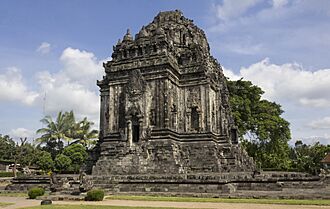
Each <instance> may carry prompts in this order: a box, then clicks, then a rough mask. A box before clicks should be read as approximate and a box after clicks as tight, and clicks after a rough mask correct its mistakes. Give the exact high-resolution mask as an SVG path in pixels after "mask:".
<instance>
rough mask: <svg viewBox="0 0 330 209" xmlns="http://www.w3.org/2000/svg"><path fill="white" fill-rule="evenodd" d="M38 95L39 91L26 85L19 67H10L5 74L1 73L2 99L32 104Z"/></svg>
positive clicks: (0, 90)
mask: <svg viewBox="0 0 330 209" xmlns="http://www.w3.org/2000/svg"><path fill="white" fill-rule="evenodd" d="M37 97H38V93H37V92H34V91H31V90H29V89H28V87H27V86H26V85H25V83H24V81H23V77H22V74H21V72H20V70H19V69H17V68H15V67H10V68H8V69H7V70H6V72H5V73H4V74H0V101H2V102H5V101H19V102H22V103H23V104H26V105H32V104H33V102H34V101H35V99H36V98H37Z"/></svg>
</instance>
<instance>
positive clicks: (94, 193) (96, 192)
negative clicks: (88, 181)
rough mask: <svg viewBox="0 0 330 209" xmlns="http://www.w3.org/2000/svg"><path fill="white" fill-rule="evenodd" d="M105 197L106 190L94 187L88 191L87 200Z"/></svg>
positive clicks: (97, 199) (100, 199) (98, 199)
mask: <svg viewBox="0 0 330 209" xmlns="http://www.w3.org/2000/svg"><path fill="white" fill-rule="evenodd" d="M103 198H104V191H103V190H101V189H92V190H90V191H89V192H87V196H86V197H85V200H86V201H102V200H103Z"/></svg>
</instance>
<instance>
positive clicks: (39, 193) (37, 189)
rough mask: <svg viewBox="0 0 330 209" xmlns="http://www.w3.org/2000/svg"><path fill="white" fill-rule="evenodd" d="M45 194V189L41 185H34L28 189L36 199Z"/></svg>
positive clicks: (29, 193)
mask: <svg viewBox="0 0 330 209" xmlns="http://www.w3.org/2000/svg"><path fill="white" fill-rule="evenodd" d="M44 194H45V189H43V188H40V187H33V188H31V189H29V191H28V195H29V198H30V199H36V198H37V197H38V196H42V195H44Z"/></svg>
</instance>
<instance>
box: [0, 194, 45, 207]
mask: <svg viewBox="0 0 330 209" xmlns="http://www.w3.org/2000/svg"><path fill="white" fill-rule="evenodd" d="M0 202H6V203H14V205H8V206H6V207H0V208H1V209H2V208H4V209H16V208H24V207H32V206H38V205H40V200H29V199H26V198H25V197H5V196H0Z"/></svg>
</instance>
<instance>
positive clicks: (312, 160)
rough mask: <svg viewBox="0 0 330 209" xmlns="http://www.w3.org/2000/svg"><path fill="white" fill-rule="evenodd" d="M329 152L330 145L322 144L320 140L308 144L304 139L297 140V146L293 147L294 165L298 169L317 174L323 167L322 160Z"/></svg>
mask: <svg viewBox="0 0 330 209" xmlns="http://www.w3.org/2000/svg"><path fill="white" fill-rule="evenodd" d="M328 152H330V145H322V144H320V143H319V142H317V143H315V144H312V145H307V144H304V143H302V141H296V143H295V146H294V147H293V148H291V158H292V159H293V162H292V167H293V168H294V169H296V170H298V171H305V172H306V171H307V172H309V173H312V174H317V173H319V171H320V169H321V168H322V164H321V162H320V161H321V160H322V159H323V158H324V157H325V155H326V154H327V153H328Z"/></svg>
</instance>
